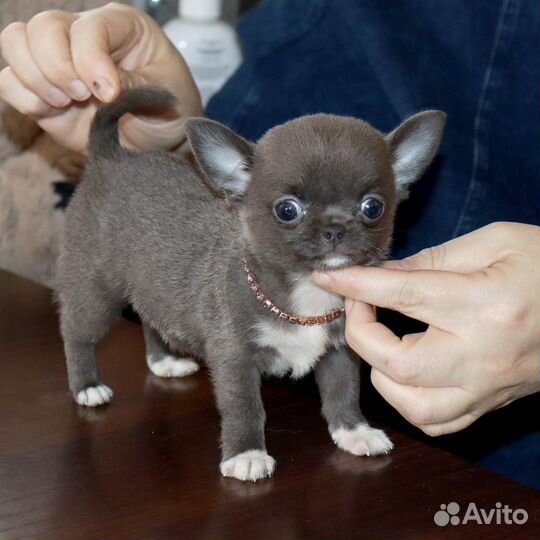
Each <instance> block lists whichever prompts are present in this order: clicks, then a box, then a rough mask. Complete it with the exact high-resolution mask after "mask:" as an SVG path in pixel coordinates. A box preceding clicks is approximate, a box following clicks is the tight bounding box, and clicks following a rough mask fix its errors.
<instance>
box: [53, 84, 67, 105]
mask: <svg viewBox="0 0 540 540" xmlns="http://www.w3.org/2000/svg"><path fill="white" fill-rule="evenodd" d="M47 97H48V99H49V101H50V103H51V105H53V106H54V107H65V106H66V105H67V104H68V103H69V102H70V101H71V99H70V97H69V96H67V95H66V94H64V92H62V90H60V89H58V88H56V87H55V86H51V88H49V89H48V90H47Z"/></svg>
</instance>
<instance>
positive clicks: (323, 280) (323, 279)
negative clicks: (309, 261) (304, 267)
mask: <svg viewBox="0 0 540 540" xmlns="http://www.w3.org/2000/svg"><path fill="white" fill-rule="evenodd" d="M313 281H314V282H315V283H316V284H317V285H322V286H323V287H328V286H329V285H330V284H331V283H332V278H331V277H330V276H329V275H328V274H326V273H324V272H314V273H313Z"/></svg>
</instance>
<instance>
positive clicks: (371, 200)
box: [358, 195, 384, 223]
mask: <svg viewBox="0 0 540 540" xmlns="http://www.w3.org/2000/svg"><path fill="white" fill-rule="evenodd" d="M358 213H359V214H360V215H361V217H363V218H364V219H365V220H366V221H367V222H368V223H370V222H373V221H376V220H377V219H379V218H380V217H381V216H382V215H383V213H384V201H383V200H382V199H381V198H380V197H379V196H377V195H366V196H365V197H364V198H363V199H362V202H361V203H360V206H359V207H358Z"/></svg>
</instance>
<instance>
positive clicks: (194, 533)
mask: <svg viewBox="0 0 540 540" xmlns="http://www.w3.org/2000/svg"><path fill="white" fill-rule="evenodd" d="M99 354H100V364H101V369H102V374H103V379H104V381H105V382H106V383H107V384H110V385H111V386H112V387H113V388H114V390H115V393H116V395H115V398H114V400H113V402H112V404H111V405H110V406H108V407H106V408H100V409H84V408H82V407H78V406H76V405H75V404H74V403H73V401H72V400H71V398H70V395H69V393H68V391H67V383H66V374H65V370H64V360H63V352H62V343H61V340H60V337H59V334H58V322H57V317H56V312H55V307H54V305H53V304H52V303H51V295H50V292H49V291H47V290H46V289H44V288H41V287H39V286H37V285H35V284H32V283H30V282H28V281H25V280H22V279H20V278H17V277H15V276H12V275H10V274H7V273H2V272H0V413H1V417H0V539H2V540H7V539H10V540H11V539H15V538H18V539H25V540H26V539H33V538H47V539H51V540H62V539H68V540H74V539H111V540H122V539H152V540H157V539H166V538H168V539H169V538H170V539H186V540H197V539H208V540H219V539H230V540H241V539H250V540H255V539H256V540H264V539H272V540H287V539H298V538H302V539H308V538H309V539H321V540H336V539H354V538H365V539H368V540H377V539H382V540H390V539H398V538H407V539H414V540H418V539H424V538H431V539H445V538H452V539H454V538H455V539H458V538H459V539H466V538H471V539H475V540H480V539H483V538H485V539H488V538H489V539H490V540H494V539H498V538H501V539H502V538H511V539H520V538H527V539H531V538H539V537H540V494H539V493H537V492H535V491H534V490H532V489H529V488H526V487H523V486H521V485H519V484H517V483H513V482H511V481H509V480H505V479H504V478H502V477H499V476H497V475H495V474H493V473H491V472H489V471H486V470H483V469H481V468H480V467H479V466H477V465H474V464H471V463H469V462H467V461H465V460H463V459H461V458H458V457H456V456H454V455H452V454H449V453H446V452H444V451H442V450H439V449H437V448H434V447H433V446H430V445H428V444H426V442H422V441H421V440H418V439H416V438H411V437H410V436H408V435H404V434H402V433H399V432H396V431H392V430H389V433H390V435H391V437H392V439H393V440H394V442H395V443H396V450H395V451H394V452H393V453H392V454H391V455H389V456H386V457H377V458H356V457H353V456H350V455H348V454H345V453H343V452H341V451H340V450H337V449H336V448H335V447H334V445H333V444H332V443H331V441H330V438H329V436H328V434H327V432H326V428H325V425H324V423H323V421H322V419H321V418H320V416H319V400H318V396H317V393H316V391H315V390H314V387H313V384H312V383H311V382H310V381H308V382H304V383H302V384H293V383H291V382H283V381H274V380H271V381H268V382H267V383H266V384H265V386H264V401H265V404H266V410H267V413H268V428H267V443H268V448H269V451H270V453H271V454H272V455H273V456H274V457H275V458H276V459H277V461H278V468H277V471H276V474H275V476H274V478H272V479H270V480H266V481H262V482H258V483H256V484H246V483H241V482H239V481H237V480H233V479H226V480H225V479H223V478H221V477H220V475H219V474H218V459H219V450H218V445H217V439H218V417H217V414H216V410H215V407H214V403H213V399H212V394H211V389H210V386H209V383H208V379H207V373H206V371H204V370H203V371H202V372H200V373H199V374H197V375H196V376H194V377H191V378H188V379H183V380H160V379H158V378H156V377H154V376H152V375H150V374H149V373H148V371H147V369H146V366H145V363H144V349H143V341H142V337H141V331H140V328H139V327H138V325H136V324H133V323H129V322H126V321H124V322H121V323H120V324H119V325H118V326H116V327H115V329H114V330H113V331H112V332H111V334H110V335H109V337H108V338H107V339H106V340H105V341H104V342H103V343H102V345H101V346H100V351H99ZM452 501H455V502H458V503H459V504H461V506H462V508H463V509H464V508H465V507H466V505H467V504H468V503H469V502H474V503H476V505H477V507H478V508H484V509H486V510H489V509H491V508H494V507H495V504H496V503H497V502H499V501H500V502H501V503H503V504H507V505H509V506H510V507H512V509H517V508H522V509H525V510H526V511H527V512H528V515H529V519H528V522H527V523H526V524H524V525H516V524H514V525H477V524H468V525H463V524H462V525H457V526H452V525H447V526H446V527H439V526H437V525H436V524H435V523H434V519H433V517H434V514H435V512H436V511H437V510H439V507H440V505H441V504H444V503H449V502H452Z"/></svg>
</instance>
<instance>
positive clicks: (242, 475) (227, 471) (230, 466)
mask: <svg viewBox="0 0 540 540" xmlns="http://www.w3.org/2000/svg"><path fill="white" fill-rule="evenodd" d="M275 467H276V460H275V459H274V458H273V457H272V456H269V455H268V454H267V453H266V452H265V451H264V450H248V451H246V452H242V453H241V454H237V455H236V456H234V457H232V458H230V459H228V460H227V461H223V462H222V463H221V466H220V469H221V474H222V475H223V476H225V477H229V478H237V479H238V480H243V481H246V480H250V481H251V482H256V481H257V480H260V479H261V478H270V476H272V474H273V473H274V469H275Z"/></svg>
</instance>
